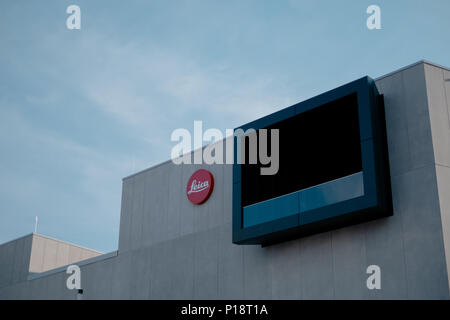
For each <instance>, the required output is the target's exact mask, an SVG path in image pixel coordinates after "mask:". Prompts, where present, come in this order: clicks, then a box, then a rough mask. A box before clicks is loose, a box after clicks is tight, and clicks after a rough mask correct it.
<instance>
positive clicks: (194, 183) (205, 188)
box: [186, 169, 214, 204]
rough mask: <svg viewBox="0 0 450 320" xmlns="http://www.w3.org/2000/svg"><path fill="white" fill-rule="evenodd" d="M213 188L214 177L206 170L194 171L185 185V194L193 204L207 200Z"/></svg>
mask: <svg viewBox="0 0 450 320" xmlns="http://www.w3.org/2000/svg"><path fill="white" fill-rule="evenodd" d="M213 189H214V177H213V175H212V173H211V172H209V171H208V170H204V169H200V170H197V171H195V172H194V173H193V174H192V176H191V177H190V178H189V181H188V183H187V186H186V196H187V198H188V199H189V201H190V202H192V203H193V204H202V203H203V202H205V201H206V200H208V198H209V196H210V195H211V192H212V191H213Z"/></svg>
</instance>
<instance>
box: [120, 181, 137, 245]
mask: <svg viewBox="0 0 450 320" xmlns="http://www.w3.org/2000/svg"><path fill="white" fill-rule="evenodd" d="M133 183H134V180H133V179H132V178H129V179H125V180H123V183H122V204H121V209H120V230H119V252H125V251H127V250H129V249H130V248H131V211H132V209H133Z"/></svg>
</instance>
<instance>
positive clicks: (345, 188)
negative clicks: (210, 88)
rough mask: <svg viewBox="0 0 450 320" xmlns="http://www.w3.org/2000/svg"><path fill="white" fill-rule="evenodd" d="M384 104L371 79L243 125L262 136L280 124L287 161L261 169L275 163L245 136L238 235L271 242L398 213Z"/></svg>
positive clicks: (237, 189) (238, 168) (237, 168)
mask: <svg viewBox="0 0 450 320" xmlns="http://www.w3.org/2000/svg"><path fill="white" fill-rule="evenodd" d="M383 108H384V106H383V103H382V99H381V97H380V96H379V95H378V93H377V90H376V87H375V85H374V83H373V81H372V80H371V79H370V78H368V77H365V78H362V79H359V80H357V81H354V82H352V83H350V84H347V85H345V86H342V87H339V88H337V89H334V90H332V91H329V92H327V93H324V94H322V95H320V96H317V97H315V98H312V99H310V100H307V101H305V102H302V103H299V104H297V105H294V106H291V107H289V108H286V109H283V110H281V111H280V112H278V113H275V114H272V115H269V116H267V117H264V118H262V119H258V120H256V121H254V122H252V123H249V124H247V125H245V126H242V127H240V128H237V129H243V130H248V129H255V130H256V136H257V140H258V141H259V139H261V138H264V136H261V134H260V131H259V129H267V130H268V131H267V132H269V133H268V135H270V130H273V129H276V130H278V148H276V149H275V150H277V151H278V162H279V166H278V170H277V172H276V174H272V175H263V174H261V168H262V167H265V166H267V164H266V165H264V164H262V163H261V162H260V161H259V160H258V161H257V163H254V164H251V163H249V162H250V156H249V154H250V149H251V146H250V143H251V141H252V139H251V138H250V137H249V136H247V137H246V136H244V137H243V138H242V140H241V143H242V145H243V146H244V148H243V149H242V150H243V151H244V155H245V156H244V158H243V162H244V163H243V164H239V163H236V164H235V165H234V174H233V179H234V188H233V205H234V207H233V241H234V242H235V243H260V244H263V245H266V244H270V243H274V242H279V241H281V240H283V239H286V238H292V237H298V236H304V235H308V234H311V233H315V232H321V231H325V230H329V229H332V228H333V227H340V226H343V225H348V224H352V223H357V222H360V221H365V220H369V219H373V218H376V217H381V216H387V215H390V214H392V210H391V208H390V206H391V205H390V203H391V200H390V181H389V168H388V161H387V150H386V136H385V128H384V109H383ZM238 139H239V138H238ZM271 143H272V142H271V139H270V138H269V139H267V144H268V154H269V155H270V154H272V153H273V150H272V149H273V148H272V146H271ZM256 148H257V150H258V154H259V143H257V144H256Z"/></svg>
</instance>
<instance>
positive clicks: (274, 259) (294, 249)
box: [267, 240, 302, 299]
mask: <svg viewBox="0 0 450 320" xmlns="http://www.w3.org/2000/svg"><path fill="white" fill-rule="evenodd" d="M267 250H268V252H269V255H270V268H271V271H270V273H271V275H272V277H271V278H272V299H301V293H302V292H301V288H302V284H301V269H302V266H301V261H300V241H299V240H294V241H288V242H285V243H281V244H278V245H274V246H270V247H268V248H267Z"/></svg>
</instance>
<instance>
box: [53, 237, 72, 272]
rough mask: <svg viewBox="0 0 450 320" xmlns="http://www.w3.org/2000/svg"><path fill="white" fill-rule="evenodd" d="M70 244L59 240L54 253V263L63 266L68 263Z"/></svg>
mask: <svg viewBox="0 0 450 320" xmlns="http://www.w3.org/2000/svg"><path fill="white" fill-rule="evenodd" d="M69 254H70V246H69V245H68V244H67V243H64V242H59V243H58V251H57V255H56V265H57V266H65V265H68V264H69Z"/></svg>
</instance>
